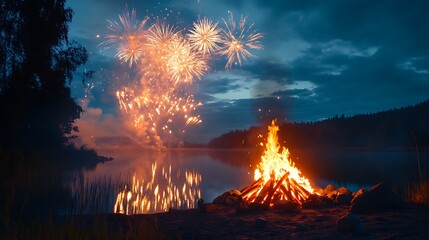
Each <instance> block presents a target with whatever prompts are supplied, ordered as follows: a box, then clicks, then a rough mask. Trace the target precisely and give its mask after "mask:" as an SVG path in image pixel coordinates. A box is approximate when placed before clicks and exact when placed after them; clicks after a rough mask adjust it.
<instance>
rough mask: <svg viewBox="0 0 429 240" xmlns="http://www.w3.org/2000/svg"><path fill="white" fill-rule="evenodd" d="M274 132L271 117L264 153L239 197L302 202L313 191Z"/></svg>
mask: <svg viewBox="0 0 429 240" xmlns="http://www.w3.org/2000/svg"><path fill="white" fill-rule="evenodd" d="M278 131H279V127H278V126H277V125H276V124H275V121H274V120H273V121H272V123H271V125H270V126H268V137H267V142H266V143H265V151H264V154H263V156H262V157H261V162H260V163H259V164H258V165H257V168H256V170H255V173H254V180H255V182H254V183H253V184H251V185H249V186H247V187H246V188H244V189H243V190H242V197H243V199H244V200H246V201H248V202H257V203H263V204H270V205H273V204H274V203H275V202H277V201H279V200H291V201H295V202H298V203H302V202H303V201H304V200H306V199H307V198H308V196H309V195H310V194H312V193H313V192H314V190H313V188H312V187H311V185H310V181H309V180H308V179H307V178H305V177H304V176H302V175H301V172H300V171H299V169H298V168H296V167H295V164H294V163H293V162H292V160H290V156H289V150H288V149H287V148H285V147H281V146H280V144H279V142H278V136H277V132H278Z"/></svg>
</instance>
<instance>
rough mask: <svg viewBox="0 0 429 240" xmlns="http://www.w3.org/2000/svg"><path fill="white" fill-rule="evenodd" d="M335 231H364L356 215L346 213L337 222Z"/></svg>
mask: <svg viewBox="0 0 429 240" xmlns="http://www.w3.org/2000/svg"><path fill="white" fill-rule="evenodd" d="M337 231H339V232H358V233H364V232H365V229H364V227H363V225H362V222H361V221H360V219H359V217H358V216H357V215H356V214H353V213H348V214H346V215H345V216H342V217H341V218H340V219H338V221H337Z"/></svg>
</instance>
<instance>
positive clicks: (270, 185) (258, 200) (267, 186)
mask: <svg viewBox="0 0 429 240" xmlns="http://www.w3.org/2000/svg"><path fill="white" fill-rule="evenodd" d="M273 185H274V184H273V180H272V179H270V180H269V181H268V182H267V183H265V185H264V187H262V189H261V191H260V192H259V194H258V196H257V197H256V199H255V201H253V202H256V203H262V201H263V200H264V198H265V197H266V195H267V193H268V192H269V190H270V189H272V188H273V187H274V186H273Z"/></svg>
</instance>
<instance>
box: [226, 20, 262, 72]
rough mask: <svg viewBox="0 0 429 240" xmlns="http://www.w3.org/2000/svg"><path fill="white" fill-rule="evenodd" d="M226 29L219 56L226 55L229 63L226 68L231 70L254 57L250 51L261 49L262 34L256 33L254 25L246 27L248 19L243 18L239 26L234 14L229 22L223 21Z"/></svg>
mask: <svg viewBox="0 0 429 240" xmlns="http://www.w3.org/2000/svg"><path fill="white" fill-rule="evenodd" d="M223 22H224V23H225V28H226V29H222V43H223V46H222V47H221V49H220V50H219V54H221V55H225V56H226V58H227V60H228V61H227V63H226V65H225V68H231V66H232V64H234V63H235V64H237V63H238V64H239V65H240V66H241V64H242V61H243V60H244V61H245V60H247V59H248V58H250V57H253V55H252V53H250V51H249V50H250V49H261V48H262V44H261V42H260V40H261V39H262V34H260V33H258V32H256V31H254V30H253V29H252V28H253V24H250V25H249V26H246V17H244V16H241V18H240V22H239V24H238V26H237V24H236V22H235V20H234V16H233V14H232V12H230V13H229V18H228V21H227V20H225V19H223Z"/></svg>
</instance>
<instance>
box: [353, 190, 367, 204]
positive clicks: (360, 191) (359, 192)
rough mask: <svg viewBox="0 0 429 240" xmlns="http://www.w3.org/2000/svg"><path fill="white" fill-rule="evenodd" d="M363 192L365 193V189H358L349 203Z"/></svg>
mask: <svg viewBox="0 0 429 240" xmlns="http://www.w3.org/2000/svg"><path fill="white" fill-rule="evenodd" d="M364 192H366V189H365V188H361V189H359V191H357V192H356V193H355V194H353V199H352V201H351V202H352V203H353V200H354V199H356V198H357V197H358V196H360V195H362V194H363V193H364Z"/></svg>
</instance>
